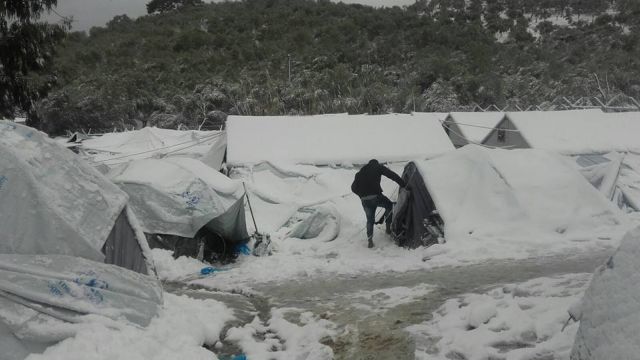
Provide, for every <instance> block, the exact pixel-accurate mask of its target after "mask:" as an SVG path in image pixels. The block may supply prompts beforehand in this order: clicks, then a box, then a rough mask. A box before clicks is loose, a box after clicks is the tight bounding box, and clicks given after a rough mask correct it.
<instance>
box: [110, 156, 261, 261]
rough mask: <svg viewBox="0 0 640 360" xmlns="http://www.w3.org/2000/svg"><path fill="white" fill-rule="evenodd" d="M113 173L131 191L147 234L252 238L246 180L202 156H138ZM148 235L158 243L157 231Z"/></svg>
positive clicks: (234, 239) (235, 240) (230, 240)
mask: <svg viewBox="0 0 640 360" xmlns="http://www.w3.org/2000/svg"><path fill="white" fill-rule="evenodd" d="M108 176H109V177H110V178H111V180H112V181H113V182H114V183H115V184H117V185H118V186H120V187H121V188H122V189H123V190H124V191H125V192H126V193H127V194H129V197H130V206H131V209H132V211H133V212H134V213H135V215H136V217H137V218H138V219H139V220H140V224H141V227H142V229H143V230H144V232H145V233H147V234H150V235H151V234H162V235H174V236H178V237H181V238H185V239H192V238H195V237H200V236H197V235H198V234H199V233H203V232H205V233H212V234H215V235H217V236H219V237H221V238H222V239H223V240H224V244H223V245H225V246H226V245H235V244H237V243H241V242H243V241H246V240H247V239H248V238H249V235H248V233H247V228H246V223H245V209H244V190H243V188H242V183H240V182H238V181H234V180H231V179H229V178H228V177H226V176H225V175H223V174H221V173H220V172H218V171H216V170H213V169H212V168H210V167H208V166H206V165H205V164H203V163H202V162H201V161H198V160H195V159H189V158H182V159H177V158H166V159H146V160H136V161H132V162H130V163H127V164H124V165H121V166H119V167H116V168H114V169H112V171H111V172H109V174H108ZM149 238H150V243H151V245H152V246H154V245H159V244H155V243H154V241H155V240H154V239H155V237H153V236H150V237H149ZM190 243H193V241H191V242H190ZM174 245H175V244H174ZM172 246H173V245H172ZM170 247H171V246H170ZM174 250H175V249H174ZM196 251H197V247H196ZM190 255H192V256H193V255H195V254H190Z"/></svg>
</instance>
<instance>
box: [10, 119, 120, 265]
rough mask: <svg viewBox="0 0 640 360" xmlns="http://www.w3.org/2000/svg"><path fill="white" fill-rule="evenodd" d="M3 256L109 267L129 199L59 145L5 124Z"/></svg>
mask: <svg viewBox="0 0 640 360" xmlns="http://www.w3.org/2000/svg"><path fill="white" fill-rule="evenodd" d="M0 153H1V154H2V156H0V229H2V231H3V234H2V240H1V241H0V253H18V254H60V255H73V256H79V257H84V258H87V259H91V260H95V261H103V260H104V255H103V254H102V252H101V249H102V247H103V245H104V243H105V241H106V239H107V237H108V236H109V233H110V232H111V230H112V228H113V227H114V223H115V221H116V218H118V216H119V215H120V213H121V212H122V210H123V208H124V207H125V205H126V203H127V195H126V194H125V193H124V192H123V191H121V190H120V189H119V188H118V187H117V186H115V185H114V184H112V183H111V182H109V181H108V180H107V179H106V178H105V177H104V176H102V175H101V174H100V173H99V172H98V171H97V170H95V169H93V168H92V167H91V166H89V165H87V164H86V163H85V162H83V161H82V159H80V158H79V157H78V156H77V155H75V154H74V153H72V152H71V151H69V150H68V149H66V148H64V147H62V146H60V145H59V144H58V143H57V142H56V141H54V140H52V139H50V138H49V137H47V135H46V134H44V133H41V132H39V131H37V130H34V129H32V128H29V127H26V126H23V125H18V124H14V123H12V122H8V121H0Z"/></svg>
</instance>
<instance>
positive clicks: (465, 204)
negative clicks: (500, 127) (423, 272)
mask: <svg viewBox="0 0 640 360" xmlns="http://www.w3.org/2000/svg"><path fill="white" fill-rule="evenodd" d="M403 177H404V178H405V181H406V182H407V183H408V186H407V189H402V190H400V195H399V200H398V203H397V205H396V214H395V218H394V223H393V224H392V228H393V231H394V233H395V234H396V236H402V235H404V236H405V238H403V239H402V241H404V242H405V244H403V245H405V246H409V247H415V246H418V245H421V244H423V236H424V234H426V232H427V230H428V229H427V228H425V223H424V221H421V220H424V219H429V216H430V215H431V212H432V211H433V210H437V211H438V214H439V216H440V217H441V219H442V222H443V223H444V235H445V239H446V240H447V241H448V242H450V241H457V240H458V239H460V240H464V239H483V238H496V237H506V238H509V239H514V241H516V239H518V238H519V237H523V236H524V237H531V236H540V237H544V238H545V239H562V238H566V237H567V236H569V235H572V236H573V235H576V234H591V236H593V233H592V232H593V231H595V230H596V229H598V228H599V227H607V226H615V225H616V224H619V223H620V221H621V220H620V212H619V211H618V209H617V208H615V207H614V206H612V204H611V203H610V202H608V201H607V199H605V198H604V197H603V196H602V195H601V194H600V193H599V192H598V191H597V190H596V189H594V188H593V187H592V186H591V185H590V184H589V183H588V182H587V181H586V180H585V179H584V177H582V176H581V175H580V173H579V172H578V171H577V170H576V169H575V168H574V167H573V165H572V164H571V163H570V162H569V160H567V159H566V158H564V157H562V156H560V155H556V154H553V153H550V152H546V151H541V150H534V149H527V150H501V149H486V148H483V147H479V146H475V145H467V146H465V147H463V148H460V149H458V150H456V151H454V152H450V153H448V154H446V155H443V156H440V157H437V158H434V159H431V160H427V161H421V162H414V163H410V164H409V165H407V167H406V168H405V172H404V174H403ZM412 177H416V178H415V179H414V178H412ZM423 184H424V185H423ZM407 191H408V192H409V194H406V193H405V192H407ZM403 208H405V209H406V208H409V209H410V210H403ZM403 231H404V234H403ZM425 245H428V243H427V244H425Z"/></svg>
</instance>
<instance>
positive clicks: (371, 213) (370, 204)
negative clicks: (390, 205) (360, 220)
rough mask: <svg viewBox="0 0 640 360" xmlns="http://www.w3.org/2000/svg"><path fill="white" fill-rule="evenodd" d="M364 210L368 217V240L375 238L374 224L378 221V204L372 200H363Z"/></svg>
mask: <svg viewBox="0 0 640 360" xmlns="http://www.w3.org/2000/svg"><path fill="white" fill-rule="evenodd" d="M362 208H363V209H364V214H365V215H366V217H367V239H371V237H372V236H373V223H374V222H375V221H376V204H375V199H374V201H371V200H362Z"/></svg>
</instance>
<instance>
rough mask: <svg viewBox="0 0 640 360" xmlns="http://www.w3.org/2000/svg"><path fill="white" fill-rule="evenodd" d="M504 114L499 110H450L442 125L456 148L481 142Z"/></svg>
mask: <svg viewBox="0 0 640 360" xmlns="http://www.w3.org/2000/svg"><path fill="white" fill-rule="evenodd" d="M504 115H505V114H504V113H503V112H500V111H486V112H452V113H450V114H449V115H448V116H447V117H446V119H445V120H444V122H443V124H442V126H444V131H445V132H446V133H447V135H449V137H450V138H451V142H453V145H454V146H455V147H456V148H458V147H461V146H465V145H467V144H482V143H483V142H484V141H485V139H486V138H487V136H489V133H491V130H493V129H494V128H495V127H496V125H498V123H500V121H502V119H503V118H504Z"/></svg>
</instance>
